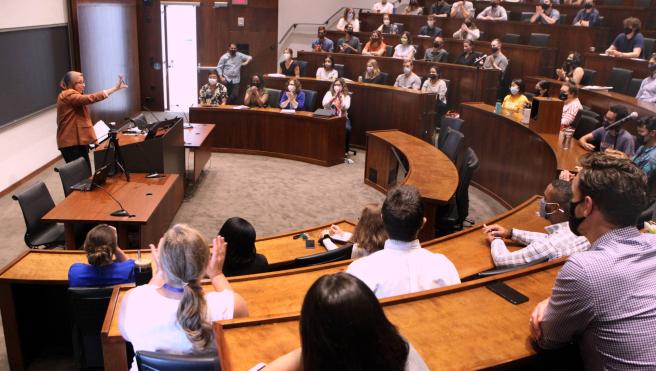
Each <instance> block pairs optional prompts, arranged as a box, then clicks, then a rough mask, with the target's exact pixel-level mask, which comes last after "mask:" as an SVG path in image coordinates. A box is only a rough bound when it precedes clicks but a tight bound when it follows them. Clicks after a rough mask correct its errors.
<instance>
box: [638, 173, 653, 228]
mask: <svg viewBox="0 0 656 371" xmlns="http://www.w3.org/2000/svg"><path fill="white" fill-rule="evenodd" d="M653 177H654V176H653V175H652V178H653ZM650 183H653V182H650ZM650 220H656V202H654V203H652V204H651V205H650V206H649V207H648V208H647V209H645V211H643V212H642V213H640V216H638V220H637V221H636V227H638V228H640V229H642V228H643V227H644V226H645V222H648V221H650Z"/></svg>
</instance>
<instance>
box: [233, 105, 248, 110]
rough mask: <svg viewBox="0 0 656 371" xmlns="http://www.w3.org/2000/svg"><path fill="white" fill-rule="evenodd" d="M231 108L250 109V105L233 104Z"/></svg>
mask: <svg viewBox="0 0 656 371" xmlns="http://www.w3.org/2000/svg"><path fill="white" fill-rule="evenodd" d="M232 109H250V107H249V106H244V105H241V106H234V107H232Z"/></svg>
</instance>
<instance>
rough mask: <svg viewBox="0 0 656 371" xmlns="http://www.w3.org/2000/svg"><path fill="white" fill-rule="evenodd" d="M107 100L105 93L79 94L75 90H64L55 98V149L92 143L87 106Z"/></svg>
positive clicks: (93, 137) (92, 134)
mask: <svg viewBox="0 0 656 371" xmlns="http://www.w3.org/2000/svg"><path fill="white" fill-rule="evenodd" d="M105 98H107V94H105V92H103V91H100V92H97V93H93V94H80V92H78V91H77V90H74V89H66V90H64V91H62V92H61V93H59V96H58V97H57V147H58V148H65V147H72V146H80V145H87V144H90V143H94V142H95V141H96V140H97V138H96V132H95V131H94V130H93V123H92V122H91V115H90V114H89V107H87V105H88V104H92V103H95V102H99V101H101V100H103V99H105Z"/></svg>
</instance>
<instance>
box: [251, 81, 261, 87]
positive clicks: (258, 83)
mask: <svg viewBox="0 0 656 371" xmlns="http://www.w3.org/2000/svg"><path fill="white" fill-rule="evenodd" d="M251 85H252V86H257V87H259V86H260V82H259V81H251Z"/></svg>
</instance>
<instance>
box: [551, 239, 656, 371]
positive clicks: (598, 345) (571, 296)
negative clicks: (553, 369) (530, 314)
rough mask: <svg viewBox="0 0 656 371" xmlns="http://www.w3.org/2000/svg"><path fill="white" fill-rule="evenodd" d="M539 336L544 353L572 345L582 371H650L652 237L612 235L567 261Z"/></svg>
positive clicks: (655, 323)
mask: <svg viewBox="0 0 656 371" xmlns="http://www.w3.org/2000/svg"><path fill="white" fill-rule="evenodd" d="M542 334H543V335H542V339H541V340H540V341H539V345H540V346H541V347H542V348H547V349H553V348H558V347H561V346H564V345H566V344H567V343H569V342H570V341H572V340H577V341H578V343H579V348H580V350H581V355H582V356H583V361H584V363H585V368H586V369H587V370H602V369H603V370H655V369H656V345H655V344H656V235H651V234H641V233H640V232H639V231H638V229H636V228H635V227H626V228H620V229H614V230H612V231H610V232H608V233H606V234H604V235H603V236H601V237H600V238H599V239H598V240H597V241H595V242H594V243H593V244H592V247H591V249H590V250H589V251H586V252H581V253H578V254H575V255H574V256H572V257H570V258H569V260H568V261H567V263H565V265H564V266H563V268H562V270H561V271H560V273H559V274H558V277H557V278H556V283H555V284H554V288H553V292H552V294H551V298H550V300H549V305H548V306H547V308H546V310H545V314H544V320H543V322H542Z"/></svg>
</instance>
